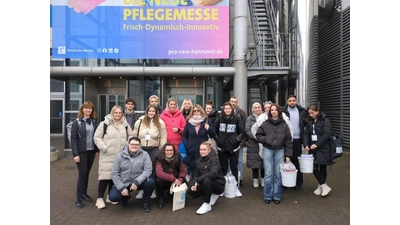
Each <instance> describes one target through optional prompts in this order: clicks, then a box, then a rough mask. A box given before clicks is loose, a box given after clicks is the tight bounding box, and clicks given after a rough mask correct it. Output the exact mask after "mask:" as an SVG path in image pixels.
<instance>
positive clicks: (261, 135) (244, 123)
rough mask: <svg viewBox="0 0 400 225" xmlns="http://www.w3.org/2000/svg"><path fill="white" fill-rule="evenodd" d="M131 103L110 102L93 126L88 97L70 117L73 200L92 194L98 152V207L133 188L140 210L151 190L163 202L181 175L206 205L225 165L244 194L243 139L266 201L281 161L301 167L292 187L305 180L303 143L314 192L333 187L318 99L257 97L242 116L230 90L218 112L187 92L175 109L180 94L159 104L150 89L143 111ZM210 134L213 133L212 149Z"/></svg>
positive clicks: (275, 195)
mask: <svg viewBox="0 0 400 225" xmlns="http://www.w3.org/2000/svg"><path fill="white" fill-rule="evenodd" d="M134 107H135V101H134V100H133V99H132V98H128V99H126V101H125V110H123V109H122V107H121V106H114V107H113V108H112V109H111V112H110V114H109V115H107V116H106V117H105V118H104V121H101V122H100V124H99V125H98V126H97V125H96V120H95V119H96V117H97V115H96V112H95V109H94V105H93V104H92V103H91V102H89V101H88V102H84V103H83V104H82V106H81V107H80V110H79V113H78V116H77V117H78V120H79V121H80V123H79V125H78V120H75V121H74V122H73V125H72V129H71V148H72V153H73V157H74V161H75V163H76V165H77V168H78V181H77V192H76V194H77V201H76V206H77V207H79V208H82V207H84V204H83V202H84V201H86V202H92V201H93V199H92V198H91V197H90V196H89V195H88V194H87V189H88V180H89V173H90V170H91V168H92V165H93V162H94V159H95V158H96V157H98V158H99V168H98V179H99V182H98V196H97V200H96V204H95V205H96V207H97V208H98V209H103V208H106V203H105V202H107V203H111V204H121V205H122V206H126V204H127V202H128V199H130V197H131V194H130V192H132V191H137V190H138V191H139V193H138V194H137V196H136V199H142V205H143V210H144V211H145V212H148V211H149V210H150V199H151V198H157V208H160V209H161V208H163V207H164V200H165V199H164V198H165V196H166V195H167V196H168V197H171V195H170V193H169V189H170V186H171V185H177V186H180V185H181V184H183V183H185V182H186V183H187V184H188V186H189V188H188V190H187V193H188V194H189V195H192V196H193V197H194V198H197V197H199V196H203V199H204V203H203V204H202V206H201V207H200V208H199V209H198V210H197V214H204V213H207V212H209V211H210V210H211V206H212V205H214V204H215V202H216V200H217V198H218V197H219V196H220V195H223V192H224V187H225V178H224V176H225V175H227V174H228V173H232V175H233V176H234V177H235V179H236V181H237V186H236V193H235V194H236V197H241V196H242V194H241V192H240V190H239V187H240V186H244V183H243V177H242V176H243V148H244V147H246V146H247V162H246V164H247V167H249V168H251V169H252V175H253V186H254V187H258V186H259V184H260V182H259V177H261V186H262V187H263V188H264V196H263V197H264V202H265V203H266V204H269V203H270V202H271V201H274V202H275V203H276V204H279V203H280V201H281V199H282V180H281V176H280V171H279V165H280V164H281V163H282V162H290V161H292V162H293V164H294V165H295V166H296V168H297V169H298V170H299V172H298V174H297V181H296V187H295V189H299V188H300V187H301V185H302V184H303V177H302V173H301V172H300V169H299V163H298V160H297V157H298V156H300V155H301V153H302V145H303V146H304V148H305V149H306V150H307V151H309V153H310V154H313V155H314V158H315V162H314V172H313V173H314V175H315V177H316V179H317V180H318V183H319V184H318V188H317V189H316V190H315V191H314V194H316V195H321V196H326V195H327V194H328V193H329V191H330V190H331V188H330V187H328V186H327V184H326V178H327V170H326V167H327V165H329V162H328V161H326V160H324V159H325V158H326V154H328V153H329V146H328V145H329V142H328V138H329V137H330V133H331V128H330V122H329V119H328V118H326V115H325V114H324V113H323V112H320V111H319V109H318V106H316V105H310V106H309V107H308V108H307V110H305V109H303V108H302V107H301V106H299V105H298V104H297V99H296V96H289V97H288V100H287V104H286V106H285V107H280V106H279V105H278V104H273V103H272V102H266V103H264V104H263V105H261V104H260V103H257V102H256V103H254V104H253V105H252V115H250V116H248V117H247V115H246V113H245V111H244V110H243V109H241V108H240V107H239V106H238V102H237V98H236V97H231V98H230V101H228V102H225V103H224V104H223V106H222V109H221V113H220V114H218V111H217V110H216V109H215V108H214V107H213V104H212V102H207V103H206V105H205V107H204V109H203V107H202V106H201V105H199V104H195V105H193V104H192V102H191V100H190V99H185V100H184V101H183V104H182V107H181V109H179V108H178V102H177V101H176V100H175V99H174V98H170V99H168V101H167V104H166V108H165V109H164V110H162V109H161V107H160V106H159V99H158V97H157V96H156V95H152V96H150V98H149V105H148V107H147V109H146V111H145V113H144V115H143V116H140V117H138V116H137V115H136V113H135V111H134ZM262 107H263V108H264V110H265V112H264V113H263V112H262ZM307 114H308V115H307ZM210 139H214V140H215V142H216V149H213V148H212V147H211V143H210V142H209V140H210ZM180 143H183V145H184V146H185V149H186V151H187V156H186V160H185V162H184V161H183V158H182V157H181V155H180V154H179V152H178V151H177V150H178V145H179V144H180ZM107 189H108V191H107V196H106V200H105V202H104V194H105V193H106V190H107Z"/></svg>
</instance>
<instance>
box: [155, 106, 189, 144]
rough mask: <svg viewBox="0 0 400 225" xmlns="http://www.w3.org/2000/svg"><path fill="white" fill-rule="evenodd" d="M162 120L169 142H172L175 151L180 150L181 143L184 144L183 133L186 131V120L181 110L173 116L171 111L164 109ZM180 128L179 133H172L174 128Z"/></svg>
mask: <svg viewBox="0 0 400 225" xmlns="http://www.w3.org/2000/svg"><path fill="white" fill-rule="evenodd" d="M160 118H161V119H162V120H163V121H164V123H165V127H166V130H167V141H168V142H171V143H172V144H173V145H174V146H175V149H176V150H178V145H179V143H181V142H182V132H183V129H185V125H186V119H185V117H183V115H182V112H181V110H179V109H177V110H176V112H175V113H174V114H171V112H170V111H169V109H164V111H163V112H162V113H161V116H160ZM174 127H175V128H178V129H179V132H177V133H174V132H172V128H174Z"/></svg>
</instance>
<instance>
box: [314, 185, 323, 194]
mask: <svg viewBox="0 0 400 225" xmlns="http://www.w3.org/2000/svg"><path fill="white" fill-rule="evenodd" d="M321 193H322V189H321V185H319V184H318V187H317V189H315V191H314V195H321Z"/></svg>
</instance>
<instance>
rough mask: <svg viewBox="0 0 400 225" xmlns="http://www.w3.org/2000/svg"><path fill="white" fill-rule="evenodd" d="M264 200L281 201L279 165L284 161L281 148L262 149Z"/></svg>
mask: <svg viewBox="0 0 400 225" xmlns="http://www.w3.org/2000/svg"><path fill="white" fill-rule="evenodd" d="M262 156H263V164H264V172H265V173H264V199H265V200H271V199H274V201H280V200H281V199H282V178H281V172H280V170H279V165H280V164H281V163H282V162H283V160H284V152H283V148H282V149H278V150H271V149H268V148H265V147H264V148H263V151H262Z"/></svg>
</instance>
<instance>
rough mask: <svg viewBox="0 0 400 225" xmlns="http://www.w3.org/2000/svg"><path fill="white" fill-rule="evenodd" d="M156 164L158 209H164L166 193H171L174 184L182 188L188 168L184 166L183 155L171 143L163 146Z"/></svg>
mask: <svg viewBox="0 0 400 225" xmlns="http://www.w3.org/2000/svg"><path fill="white" fill-rule="evenodd" d="M155 162H156V192H157V208H159V209H162V208H163V207H164V194H165V191H166V190H168V191H169V189H170V187H171V184H172V183H174V184H175V185H176V186H180V185H181V184H182V183H184V182H185V176H186V168H185V165H184V164H183V161H182V157H181V154H180V153H179V152H177V151H176V150H175V147H174V145H173V144H172V143H169V142H167V143H165V145H164V146H162V148H161V149H160V151H159V152H158V154H157V156H156V159H155Z"/></svg>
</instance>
